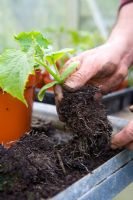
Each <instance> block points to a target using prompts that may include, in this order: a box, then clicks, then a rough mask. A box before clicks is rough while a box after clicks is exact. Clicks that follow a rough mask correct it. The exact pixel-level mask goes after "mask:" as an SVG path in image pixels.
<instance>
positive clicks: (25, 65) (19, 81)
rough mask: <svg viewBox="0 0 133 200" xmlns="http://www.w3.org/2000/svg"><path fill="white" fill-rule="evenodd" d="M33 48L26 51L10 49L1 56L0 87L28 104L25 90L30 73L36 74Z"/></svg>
mask: <svg viewBox="0 0 133 200" xmlns="http://www.w3.org/2000/svg"><path fill="white" fill-rule="evenodd" d="M33 58H34V57H33V50H32V49H30V50H29V52H27V53H25V52H23V51H21V50H15V49H9V50H6V51H5V52H4V53H3V54H2V55H1V56H0V88H2V90H3V91H5V92H7V93H9V94H10V95H11V96H13V97H16V98H17V99H19V100H20V101H22V102H23V103H25V104H26V105H27V102H26V100H25V98H24V90H25V87H26V83H27V80H28V77H29V75H30V74H34V67H33V66H34V59H33Z"/></svg>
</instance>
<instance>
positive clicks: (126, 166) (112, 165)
mask: <svg viewBox="0 0 133 200" xmlns="http://www.w3.org/2000/svg"><path fill="white" fill-rule="evenodd" d="M33 116H35V117H39V118H41V119H44V120H45V119H47V120H50V121H52V122H53V123H54V124H55V125H56V126H57V127H60V126H61V127H63V123H60V122H59V121H58V116H57V113H56V108H55V106H53V105H48V104H42V103H34V106H33ZM109 120H110V121H111V123H112V125H113V127H114V132H117V131H118V130H120V129H122V128H123V126H125V125H126V124H127V123H128V121H127V120H124V119H120V118H117V117H111V116H109ZM132 169H133V152H130V151H128V150H124V151H122V152H121V153H119V154H117V155H116V156H114V157H113V158H111V159H110V160H108V161H107V162H105V163H104V164H103V165H101V166H100V167H98V168H97V169H95V170H94V171H93V172H92V173H89V174H87V175H86V176H84V177H83V178H81V179H80V180H78V181H77V182H75V183H74V184H72V185H70V186H69V187H68V188H67V189H65V190H64V191H62V192H60V193H59V194H57V195H56V196H54V197H53V198H51V200H88V199H89V200H98V199H100V200H111V199H112V198H113V197H114V196H116V195H117V194H118V193H119V192H120V191H121V190H123V189H124V188H125V187H126V186H127V185H128V184H130V183H131V182H132V181H133V173H132Z"/></svg>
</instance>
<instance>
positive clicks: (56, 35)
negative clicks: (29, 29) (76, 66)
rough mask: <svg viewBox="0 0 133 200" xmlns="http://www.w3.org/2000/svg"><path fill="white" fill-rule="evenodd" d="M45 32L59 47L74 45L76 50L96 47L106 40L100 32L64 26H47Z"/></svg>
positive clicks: (80, 50)
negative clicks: (68, 28)
mask: <svg viewBox="0 0 133 200" xmlns="http://www.w3.org/2000/svg"><path fill="white" fill-rule="evenodd" d="M43 32H44V34H45V35H46V36H47V37H48V38H50V40H51V41H53V42H54V46H55V47H56V48H57V49H60V48H63V47H64V46H65V47H72V48H74V49H75V50H76V52H82V51H84V50H87V49H90V48H94V47H96V46H98V45H100V44H102V43H103V42H104V39H103V38H102V36H101V35H100V33H98V32H96V31H95V32H87V31H83V30H78V31H77V30H72V29H70V30H67V29H65V28H64V27H60V28H58V29H53V28H46V29H44V31H43Z"/></svg>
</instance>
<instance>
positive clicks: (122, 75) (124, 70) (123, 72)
mask: <svg viewBox="0 0 133 200" xmlns="http://www.w3.org/2000/svg"><path fill="white" fill-rule="evenodd" d="M127 74H128V70H127V68H126V67H124V68H122V69H121V70H120V71H119V73H118V77H119V79H124V78H125V77H126V76H127Z"/></svg>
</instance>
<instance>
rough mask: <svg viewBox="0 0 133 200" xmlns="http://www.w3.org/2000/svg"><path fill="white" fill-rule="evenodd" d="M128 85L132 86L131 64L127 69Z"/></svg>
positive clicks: (132, 71)
mask: <svg viewBox="0 0 133 200" xmlns="http://www.w3.org/2000/svg"><path fill="white" fill-rule="evenodd" d="M128 85H129V86H133V66H131V67H130V68H129V70H128Z"/></svg>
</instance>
